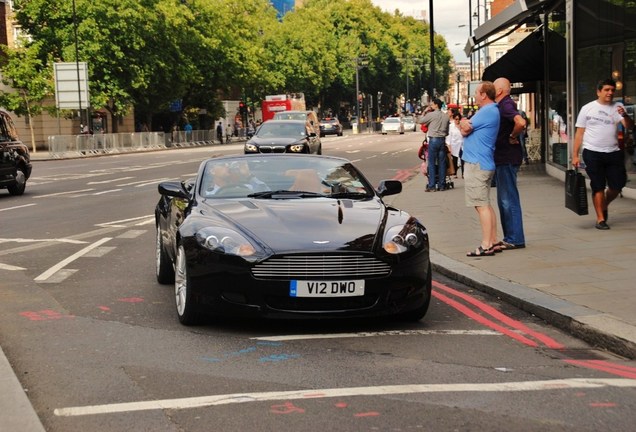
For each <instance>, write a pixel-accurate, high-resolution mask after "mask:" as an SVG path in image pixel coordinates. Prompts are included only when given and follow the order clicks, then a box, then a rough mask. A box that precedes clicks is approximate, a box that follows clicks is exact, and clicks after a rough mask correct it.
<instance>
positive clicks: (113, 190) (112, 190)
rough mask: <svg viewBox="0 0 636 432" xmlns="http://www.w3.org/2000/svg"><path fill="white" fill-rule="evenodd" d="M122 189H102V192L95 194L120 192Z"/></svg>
mask: <svg viewBox="0 0 636 432" xmlns="http://www.w3.org/2000/svg"><path fill="white" fill-rule="evenodd" d="M120 190H121V189H110V190H105V191H101V192H95V193H94V194H93V195H104V194H107V193H113V192H119V191H120Z"/></svg>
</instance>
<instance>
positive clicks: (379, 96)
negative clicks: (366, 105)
mask: <svg viewBox="0 0 636 432" xmlns="http://www.w3.org/2000/svg"><path fill="white" fill-rule="evenodd" d="M381 97H382V92H381V91H379V92H378V121H380V117H382V114H381V113H380V98H381Z"/></svg>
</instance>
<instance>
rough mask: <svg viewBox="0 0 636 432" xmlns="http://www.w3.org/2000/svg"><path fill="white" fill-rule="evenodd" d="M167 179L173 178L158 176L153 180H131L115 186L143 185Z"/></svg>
mask: <svg viewBox="0 0 636 432" xmlns="http://www.w3.org/2000/svg"><path fill="white" fill-rule="evenodd" d="M168 180H174V179H169V178H166V177H162V178H158V179H154V180H140V181H136V182H131V183H122V184H118V185H117V186H136V185H144V184H147V183H161V182H163V181H168Z"/></svg>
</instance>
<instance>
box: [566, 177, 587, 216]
mask: <svg viewBox="0 0 636 432" xmlns="http://www.w3.org/2000/svg"><path fill="white" fill-rule="evenodd" d="M565 207H567V208H569V209H570V210H572V211H573V212H574V213H576V214H577V215H579V216H584V215H586V214H588V211H587V190H586V189H585V176H584V175H583V174H581V173H580V172H579V171H578V170H576V169H571V170H567V171H566V172H565Z"/></svg>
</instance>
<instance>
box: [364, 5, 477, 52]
mask: <svg viewBox="0 0 636 432" xmlns="http://www.w3.org/2000/svg"><path fill="white" fill-rule="evenodd" d="M371 1H372V3H373V4H374V5H376V6H378V7H379V8H380V9H382V10H384V11H386V12H390V13H393V12H394V11H395V10H396V9H399V10H400V11H401V12H402V14H403V15H409V16H415V17H419V18H421V17H422V14H424V16H425V19H426V21H427V22H428V18H429V15H428V6H429V0H371ZM475 5H476V2H475V1H473V7H475ZM482 23H483V17H482ZM476 24H477V23H476V22H473V26H476ZM460 25H463V26H464V27H461V28H460V27H458V26H460ZM433 26H434V30H435V33H437V34H440V35H442V36H444V38H445V39H446V44H447V45H448V49H449V51H450V52H451V54H452V55H453V57H454V58H455V61H458V62H467V61H468V57H466V53H464V47H465V46H466V41H467V40H468V0H435V1H434V4H433ZM473 30H474V29H473Z"/></svg>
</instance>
